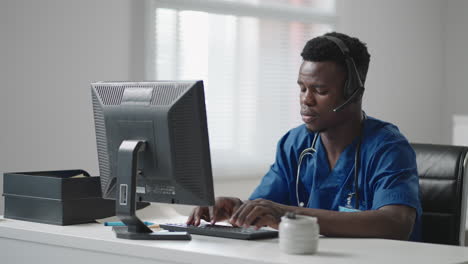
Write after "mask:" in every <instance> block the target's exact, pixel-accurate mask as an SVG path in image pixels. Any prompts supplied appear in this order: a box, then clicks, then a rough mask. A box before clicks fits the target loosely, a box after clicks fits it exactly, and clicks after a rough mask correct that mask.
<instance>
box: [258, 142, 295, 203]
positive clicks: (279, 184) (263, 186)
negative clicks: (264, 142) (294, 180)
mask: <svg viewBox="0 0 468 264" xmlns="http://www.w3.org/2000/svg"><path fill="white" fill-rule="evenodd" d="M288 134H289V133H288ZM288 134H286V135H285V136H284V137H283V138H282V139H281V140H280V141H279V142H278V145H277V151H276V159H275V163H274V164H273V165H271V167H270V170H269V171H268V172H267V174H266V175H265V176H263V179H262V181H261V182H260V184H259V185H258V186H257V188H256V189H255V190H254V192H253V193H252V195H251V196H250V197H249V200H255V199H259V198H263V199H266V200H270V201H273V202H276V203H281V204H289V203H290V201H289V190H288V180H287V175H288V171H290V168H291V164H290V162H289V157H290V155H288V154H287V153H288V152H287V151H285V149H286V148H285V147H284V146H285V145H287V144H286V143H285V142H286V141H287V136H288Z"/></svg>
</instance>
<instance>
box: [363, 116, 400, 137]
mask: <svg viewBox="0 0 468 264" xmlns="http://www.w3.org/2000/svg"><path fill="white" fill-rule="evenodd" d="M364 133H365V134H366V135H365V137H366V138H368V139H371V140H373V141H378V142H380V143H384V142H396V141H406V142H407V141H408V140H407V139H406V137H405V136H404V135H403V134H402V133H401V132H400V130H399V129H398V127H397V126H396V125H394V124H392V123H390V122H387V121H383V120H380V119H377V118H374V117H368V118H367V120H366V124H365V131H364Z"/></svg>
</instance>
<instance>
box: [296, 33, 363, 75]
mask: <svg viewBox="0 0 468 264" xmlns="http://www.w3.org/2000/svg"><path fill="white" fill-rule="evenodd" d="M324 36H333V37H336V38H339V39H340V40H341V41H343V42H344V43H345V44H346V46H348V49H349V52H350V56H351V57H352V58H353V60H354V63H355V64H356V67H357V69H358V72H359V75H360V77H361V80H362V82H363V83H364V81H365V80H366V75H367V70H368V69H369V61H370V54H369V52H368V51H367V46H366V44H365V43H363V42H361V41H360V40H359V39H357V38H352V37H350V36H348V35H345V34H342V33H338V32H331V33H327V34H325V35H324ZM301 56H302V59H304V60H305V61H313V62H320V61H334V62H336V63H338V64H339V65H341V66H342V67H343V69H344V70H345V72H346V69H347V68H346V63H345V60H344V55H343V53H342V52H341V50H340V48H338V46H337V45H336V44H335V43H333V42H332V41H331V40H328V39H326V38H324V37H323V36H319V37H316V38H313V39H311V40H309V41H308V42H307V43H306V45H305V46H304V49H303V50H302V53H301Z"/></svg>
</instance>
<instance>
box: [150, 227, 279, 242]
mask: <svg viewBox="0 0 468 264" xmlns="http://www.w3.org/2000/svg"><path fill="white" fill-rule="evenodd" d="M159 226H160V227H161V228H163V229H166V230H169V231H186V232H188V233H190V234H194V235H203V236H215V237H224V238H234V239H245V240H251V239H262V238H274V237H278V231H274V230H264V229H259V230H255V229H254V228H253V227H249V228H244V227H232V226H223V225H209V224H207V225H200V226H193V225H186V224H164V225H159Z"/></svg>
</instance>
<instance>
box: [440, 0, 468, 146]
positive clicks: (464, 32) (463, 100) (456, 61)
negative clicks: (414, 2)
mask: <svg viewBox="0 0 468 264" xmlns="http://www.w3.org/2000/svg"><path fill="white" fill-rule="evenodd" d="M467 28H468V1H464V0H451V1H448V4H447V8H446V14H445V23H444V29H445V30H444V34H443V35H442V37H443V38H444V39H445V47H444V52H445V58H444V59H445V60H444V61H442V62H441V64H442V65H443V66H444V86H443V87H442V88H441V90H442V98H443V99H444V100H445V103H444V104H443V106H444V107H443V111H442V114H443V122H442V127H443V129H444V130H443V135H444V138H449V139H451V141H450V142H453V143H454V144H463V145H466V144H467V143H468V50H467V48H468V29H467ZM455 115H457V116H461V117H463V118H459V120H463V121H464V122H462V123H461V124H459V126H457V127H460V130H461V131H452V127H453V125H454V123H453V119H454V116H455ZM454 132H455V133H457V134H460V135H463V134H464V135H463V136H461V137H459V138H452V136H453V134H454Z"/></svg>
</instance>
